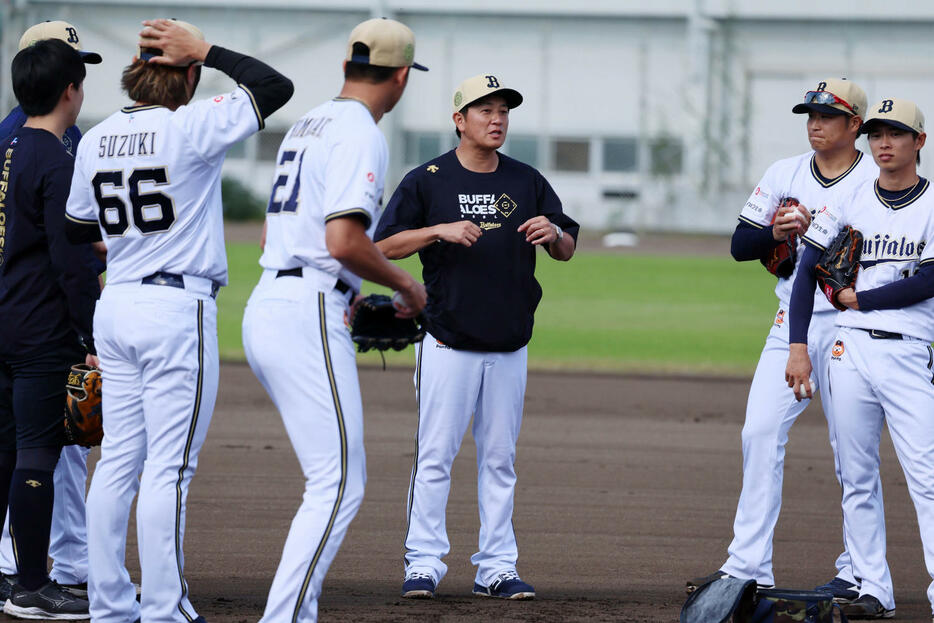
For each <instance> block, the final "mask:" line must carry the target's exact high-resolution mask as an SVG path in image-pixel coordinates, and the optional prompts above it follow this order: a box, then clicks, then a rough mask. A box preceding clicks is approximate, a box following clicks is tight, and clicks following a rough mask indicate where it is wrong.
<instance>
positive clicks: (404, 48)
mask: <svg viewBox="0 0 934 623" xmlns="http://www.w3.org/2000/svg"><path fill="white" fill-rule="evenodd" d="M356 44H360V45H359V46H357V51H356V52H354V45H356ZM364 48H365V50H364ZM345 60H347V61H351V62H354V63H360V64H363V65H374V66H376V67H411V68H413V69H420V70H421V71H428V68H427V67H425V66H424V65H419V64H418V63H416V62H415V34H414V33H413V32H412V29H411V28H409V27H408V26H406V25H405V24H403V23H402V22H397V21H396V20H394V19H387V18H385V17H378V18H375V19H368V20H367V21H365V22H363V23H361V24H357V26H356V28H354V29H353V30H352V31H351V33H350V39H348V40H347V57H346V59H345Z"/></svg>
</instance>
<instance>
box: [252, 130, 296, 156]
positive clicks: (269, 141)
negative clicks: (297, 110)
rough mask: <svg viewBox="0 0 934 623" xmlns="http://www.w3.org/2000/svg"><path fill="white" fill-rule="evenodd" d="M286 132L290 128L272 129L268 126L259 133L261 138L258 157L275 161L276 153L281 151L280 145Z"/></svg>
mask: <svg viewBox="0 0 934 623" xmlns="http://www.w3.org/2000/svg"><path fill="white" fill-rule="evenodd" d="M286 132H288V130H270V129H269V128H266V129H265V130H263V131H262V132H260V133H259V134H257V138H258V139H259V145H258V149H257V157H258V158H259V159H260V160H263V161H267V162H275V161H276V155H277V154H278V153H279V145H281V144H282V140H283V139H284V138H285V134H286Z"/></svg>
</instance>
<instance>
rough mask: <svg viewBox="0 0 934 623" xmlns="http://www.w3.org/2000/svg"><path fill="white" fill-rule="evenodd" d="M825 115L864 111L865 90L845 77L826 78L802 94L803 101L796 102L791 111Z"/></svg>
mask: <svg viewBox="0 0 934 623" xmlns="http://www.w3.org/2000/svg"><path fill="white" fill-rule="evenodd" d="M811 110H813V111H815V112H820V113H824V114H825V115H856V116H857V117H863V116H864V115H865V113H866V92H865V91H863V90H862V89H861V88H859V85H858V84H856V83H855V82H850V81H849V80H847V79H846V78H827V79H826V80H821V81H820V82H818V83H817V88H815V89H814V90H813V91H808V92H807V93H805V94H804V102H803V103H801V104H797V105H796V106H795V107H794V108H792V109H791V112H793V113H797V114H801V113H807V112H809V111H811Z"/></svg>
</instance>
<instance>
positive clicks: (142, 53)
mask: <svg viewBox="0 0 934 623" xmlns="http://www.w3.org/2000/svg"><path fill="white" fill-rule="evenodd" d="M169 20H170V21H172V22H174V23H176V24H178V25H179V26H181V27H182V28H184V29H185V30H187V31H188V32H190V33H191V34H192V35H194V36H195V38H196V39H200V40H201V41H204V33H203V32H201V29H200V28H198V27H197V26H195V25H194V24H189V23H188V22H183V21H182V20H180V19H175V18H174V17H171V18H169ZM136 56H137V57H138V58H139V60H141V61H149V60H150V59H153V58H155V57H157V56H162V50H160V49H158V48H137V49H136ZM201 64H202V63H201V62H200V61H196V62H194V63H185V64H184V65H169V66H170V67H187V66H188V65H201Z"/></svg>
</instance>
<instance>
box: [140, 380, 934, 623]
mask: <svg viewBox="0 0 934 623" xmlns="http://www.w3.org/2000/svg"><path fill="white" fill-rule="evenodd" d="M221 371H222V374H221V387H220V396H219V400H218V406H217V410H216V412H215V415H214V421H213V423H212V425H211V430H210V432H209V434H208V440H207V443H206V445H205V448H204V451H203V453H202V456H201V462H200V466H199V468H198V473H197V475H196V477H195V480H194V483H193V486H192V488H191V492H190V497H189V505H188V533H187V537H186V544H185V550H186V558H187V562H186V572H187V573H186V575H187V577H188V580H189V584H190V589H191V595H192V600H193V602H194V604H195V606H196V607H197V608H198V610H199V613H200V614H202V615H204V616H205V618H206V619H207V620H208V621H209V622H210V623H241V622H247V621H256V620H257V619H258V618H259V617H260V615H261V614H262V609H263V606H264V603H265V599H266V594H267V591H268V590H269V585H270V583H271V581H272V576H273V573H274V571H275V567H276V564H277V563H278V560H279V555H280V550H281V547H282V544H283V542H284V540H285V535H286V532H287V530H288V526H289V522H290V520H291V517H292V514H293V513H294V512H295V510H296V508H297V507H298V504H299V499H300V496H301V492H302V479H301V474H300V471H299V468H298V463H297V461H296V459H295V458H294V455H293V452H292V448H291V446H290V445H289V442H288V439H287V438H286V435H285V431H284V428H283V426H282V422H281V420H280V419H279V417H278V415H277V413H276V412H275V410H274V409H273V407H272V405H271V403H270V402H269V400H268V399H267V397H266V395H265V393H264V392H263V390H262V388H261V387H260V386H259V384H258V383H257V382H256V380H255V379H254V377H253V375H252V373H251V372H250V370H249V368H247V367H246V366H243V365H236V364H224V365H223V366H222V370H221ZM361 380H362V386H363V392H364V406H365V414H366V415H365V418H366V447H367V462H368V474H369V481H368V483H367V493H366V499H365V500H364V502H363V506H362V507H361V509H360V512H359V514H358V515H357V518H356V519H355V520H354V523H353V524H352V526H351V528H350V531H349V533H348V535H347V538H346V540H345V541H344V544H343V547H342V548H341V551H340V553H339V554H338V556H337V559H336V560H335V562H334V564H333V566H332V567H331V570H330V572H329V574H328V577H327V580H326V582H325V586H324V594H323V596H322V598H321V602H320V620H321V621H362V622H370V621H414V620H420V621H436V622H444V623H448V622H462V621H463V622H467V621H471V622H473V621H515V622H519V621H522V622H533V621H534V622H550V621H580V622H584V621H586V622H587V623H592V622H597V621H652V622H655V621H658V622H661V621H664V622H666V623H670V622H671V621H676V620H677V618H678V612H679V610H680V607H681V604H682V603H683V600H684V592H683V586H684V581H685V580H686V579H687V578H689V577H692V576H695V575H699V574H703V573H709V572H711V571H713V570H715V569H716V568H717V566H718V565H719V564H721V563H722V562H723V559H724V557H725V552H726V547H727V545H728V543H729V539H730V537H731V536H732V530H731V525H732V517H733V511H734V509H735V505H736V499H737V496H738V494H739V487H740V469H741V461H742V459H741V454H740V447H739V435H740V428H741V425H742V414H743V409H744V405H745V400H746V389H747V383H748V381H747V380H745V379H733V380H731V379H719V380H703V379H678V378H648V377H646V378H638V377H631V376H630V377H622V376H610V375H606V376H598V375H580V374H556V373H549V374H544V373H539V374H532V375H531V376H530V379H529V387H528V395H527V402H526V414H525V421H524V422H523V431H522V435H521V438H520V440H519V456H518V462H517V469H518V473H519V484H518V489H517V493H516V513H515V525H516V531H517V534H518V537H519V551H520V560H519V570H520V572H521V573H522V575H523V577H524V578H525V579H527V580H528V581H529V582H531V583H532V584H534V586H535V588H536V590H537V591H538V599H537V600H535V601H532V602H517V603H508V602H502V601H498V600H485V599H481V598H474V597H471V596H470V589H471V587H472V582H473V574H474V568H473V566H472V565H471V564H470V562H469V558H470V555H471V554H472V553H473V552H474V551H475V547H476V541H477V536H476V535H477V529H478V519H477V510H476V508H477V507H476V476H475V475H476V467H475V454H474V450H473V443H472V440H471V439H470V436H469V435H468V437H467V439H466V440H465V444H464V446H465V447H464V448H463V450H462V451H461V454H460V456H459V457H458V459H457V462H456V464H455V467H454V476H453V479H454V482H453V488H452V492H451V499H450V502H449V504H448V527H449V531H450V537H451V545H452V546H451V553H450V554H449V556H448V557H447V559H446V562H447V563H448V565H449V566H450V570H449V572H448V575H447V577H446V578H445V579H444V581H443V582H442V583H441V585H440V587H439V589H438V593H437V598H436V599H435V600H433V601H427V602H420V601H408V600H403V599H400V598H399V597H398V594H399V588H400V585H401V581H402V537H403V533H404V530H405V493H406V487H407V483H408V477H409V471H410V469H411V462H412V457H413V451H414V441H413V435H414V430H415V414H414V398H413V395H412V385H411V373H410V372H409V371H406V370H392V369H391V370H388V371H386V372H383V371H382V370H378V369H364V370H362V372H361ZM884 447H885V455H884V458H883V463H884V464H883V471H884V476H883V477H884V482H885V487H886V500H887V511H888V526H889V529H888V533H889V561H890V563H891V565H892V575H893V577H894V579H895V585H896V598H897V600H898V619H899V620H902V621H912V620H916V621H922V620H923V621H929V620H930V618H928V617H929V616H930V615H929V612H930V611H929V609H928V606H927V603H926V599H925V594H924V591H925V587H926V586H927V579H926V578H927V575H926V573H925V571H924V564H923V559H922V553H921V545H920V539H919V537H918V530H917V523H916V519H915V515H914V510H913V508H912V506H911V504H910V501H909V499H908V494H907V490H906V488H905V483H904V478H903V476H902V474H901V471H900V469H899V467H898V465H897V462H896V461H895V459H894V455H893V453H892V450H891V442H889V440H888V439H887V438H886V441H885V446H884ZM785 473H786V486H785V505H784V508H783V512H782V517H781V519H780V520H779V527H778V532H777V535H776V542H775V550H776V551H775V569H776V578H777V581H778V584H779V585H780V586H785V587H798V588H811V587H813V586H815V585H817V584H820V583H823V582H825V581H827V580H829V579H830V577H831V575H832V573H833V560H834V558H835V556H836V555H837V554H838V553H839V551H838V550H839V544H840V542H841V537H840V521H841V520H840V511H839V505H838V500H839V490H838V488H837V485H836V483H835V481H834V478H833V467H832V461H831V458H830V448H829V444H828V442H827V440H826V427H825V425H824V424H823V419H822V417H821V415H820V412H819V411H818V410H817V409H814V408H812V409H809V410H808V411H807V412H806V413H805V414H804V415H803V416H802V417H801V419H800V421H799V422H798V423H797V424H796V426H795V427H794V428H793V429H792V434H791V440H790V442H789V444H788V457H787V465H786V472H785ZM132 523H133V522H131V525H132ZM128 554H129V556H130V557H131V561H130V567H131V570H132V572H133V573H134V577H136V578H138V577H139V575H138V571H137V570H136V568H137V567H136V561H135V543H132V542H131V544H130V546H129V548H128Z"/></svg>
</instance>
